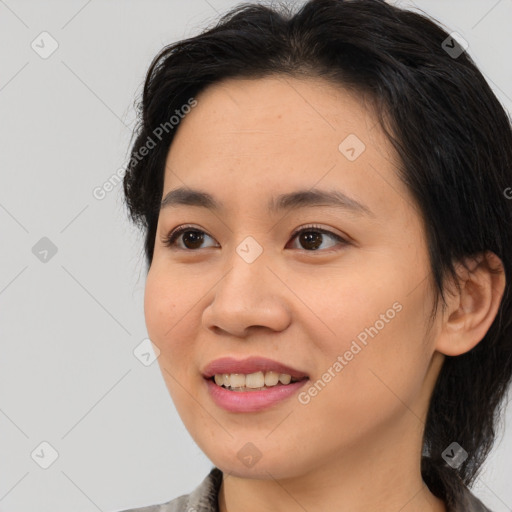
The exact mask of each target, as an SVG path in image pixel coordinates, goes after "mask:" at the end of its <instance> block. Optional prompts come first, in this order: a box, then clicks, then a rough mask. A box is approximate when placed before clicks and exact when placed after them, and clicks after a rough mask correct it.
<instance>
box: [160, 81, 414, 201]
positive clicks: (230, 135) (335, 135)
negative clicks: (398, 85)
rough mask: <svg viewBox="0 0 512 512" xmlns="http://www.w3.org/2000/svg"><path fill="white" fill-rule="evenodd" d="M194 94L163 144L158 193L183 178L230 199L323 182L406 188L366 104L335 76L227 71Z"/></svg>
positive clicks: (374, 194) (377, 194)
mask: <svg viewBox="0 0 512 512" xmlns="http://www.w3.org/2000/svg"><path fill="white" fill-rule="evenodd" d="M196 100H197V106H196V107H194V108H193V109H192V111H191V112H190V113H189V114H187V115H186V116H185V117H184V119H183V120H182V121H181V123H180V125H179V127H178V130H177V133H176V135H175V137H174V140H173V143H172V145H171V147H170V150H169V154H168V157H167V162H166V171H165V179H164V194H165V193H166V192H167V191H168V190H170V189H173V188H177V187H180V186H181V187H182V186H189V187H191V188H196V189H197V188H200V189H207V190H209V191H213V193H215V194H216V195H217V196H219V197H220V198H221V200H223V197H222V196H226V195H227V196H228V197H225V199H226V201H224V200H223V202H226V203H229V198H230V197H231V198H233V197H234V195H236V196H237V197H240V196H245V197H246V198H249V196H250V197H252V196H254V195H260V194H263V195H265V194H266V195H267V196H268V195H270V194H272V193H278V192H281V193H286V192H290V186H291V185H293V186H294V188H301V189H307V188H312V187H314V186H316V185H318V186H320V185H323V186H324V187H325V188H331V189H333V188H336V189H341V190H343V191H344V192H346V193H347V194H349V195H351V196H352V197H355V198H357V197H370V200H371V201H373V202H377V203H379V202H381V203H382V202H389V199H390V196H396V195H397V194H398V195H402V196H404V195H405V196H407V190H406V189H405V187H404V186H403V184H401V182H399V180H398V178H397V176H396V167H397V162H396V157H395V154H394V152H393V151H392V149H391V146H390V144H389V142H388V141H387V139H386V138H385V136H384V134H383V133H382V131H381V129H380V126H379V125H378V123H377V118H376V117H375V114H374V112H373V110H372V109H370V108H368V107H367V105H366V104H365V103H364V102H363V100H362V98H358V97H356V96H355V95H354V94H353V93H350V92H348V91H347V90H345V89H343V88H342V87H340V86H336V85H334V84H331V83H329V82H326V81H324V80H322V79H294V78H290V77H284V76H273V77H266V78H261V79H251V80H247V79H229V80H224V81H222V82H220V83H216V84H213V85H211V86H209V87H207V88H206V89H205V90H203V91H202V92H201V93H200V94H199V95H198V96H197V97H196ZM386 183H387V185H385V186H382V185H383V184H386ZM369 189H371V190H369ZM227 192H230V193H229V194H227ZM272 195H273V194H272ZM262 197H263V196H262ZM395 199H396V198H395ZM267 202H268V201H267V200H265V203H264V206H265V207H266V205H267ZM366 202H367V203H368V201H366Z"/></svg>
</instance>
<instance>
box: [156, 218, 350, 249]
mask: <svg viewBox="0 0 512 512" xmlns="http://www.w3.org/2000/svg"><path fill="white" fill-rule="evenodd" d="M187 231H193V232H196V233H204V234H205V235H207V236H210V235H208V233H206V232H204V231H203V230H201V229H197V228H194V227H193V226H190V225H184V226H181V227H179V228H176V229H174V230H173V231H171V233H169V235H167V236H166V237H164V239H163V240H162V242H163V244H164V246H165V247H169V248H172V249H175V250H182V251H188V252H197V251H198V250H199V249H187V248H185V249H183V248H181V247H179V248H177V249H176V247H175V246H176V243H175V242H176V239H177V238H178V237H179V236H180V235H181V234H182V233H184V232H187ZM304 232H315V233H321V234H323V235H329V236H330V237H332V238H334V239H335V240H337V241H338V242H340V243H341V245H348V243H349V242H348V241H347V240H345V239H344V238H343V237H341V236H339V235H336V234H335V233H332V232H331V231H328V230H326V229H323V228H321V227H320V226H317V225H314V224H312V225H310V226H305V227H303V228H300V229H298V230H296V231H294V232H293V233H292V240H293V239H294V238H296V237H297V236H298V235H300V234H302V233H304ZM210 238H213V237H210ZM303 250H304V251H305V252H324V253H325V252H327V253H330V252H333V251H334V250H336V249H327V250H320V251H318V250H307V249H303Z"/></svg>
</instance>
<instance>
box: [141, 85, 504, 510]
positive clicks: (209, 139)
mask: <svg viewBox="0 0 512 512" xmlns="http://www.w3.org/2000/svg"><path fill="white" fill-rule="evenodd" d="M196 99H197V101H198V105H197V106H196V107H195V108H194V109H193V110H192V111H191V112H190V113H189V114H188V115H187V116H186V117H185V119H184V120H183V121H182V123H181V124H180V126H179V129H178V131H177V134H176V136H175V139H174V141H173V143H172V146H171V148H170V151H169V154H168V157H167V162H166V170H165V179H164V189H163V195H164V196H165V194H166V193H167V192H168V191H170V190H172V189H174V188H178V187H180V186H187V187H190V188H197V189H201V190H203V191H206V192H208V193H210V194H211V195H213V196H214V197H215V198H216V199H218V200H219V201H222V202H223V203H224V204H225V210H224V211H219V212H213V211H209V210H207V209H206V208H201V207H197V206H177V207H172V208H166V209H163V210H161V212H160V216H159V220H158V227H157V234H156V239H155V246H154V258H153V261H152V265H151V267H150V270H149V273H148V276H147V282H146V290H145V316H146V323H147V328H148V333H149V335H150V338H151V340H152V341H153V342H154V344H155V345H156V346H157V347H158V348H159V350H160V351H161V353H160V356H159V359H158V361H159V364H160V368H161V370H162V374H163V377H164V379H165V382H166V385H167V387H168V390H169V393H170V395H171V397H172V399H173V401H174V404H175V406H176V408H177V411H178V413H179V414H180V416H181V418H182V420H183V422H184V424H185V426H186V428H187V429H188V431H189V432H190V434H191V436H192V437H193V439H194V440H195V442H196V443H197V444H198V446H199V447H200V448H201V449H202V450H203V451H204V453H205V454H206V455H207V456H208V458H209V459H210V460H211V461H212V462H213V463H214V464H215V465H216V466H217V467H218V468H220V469H221V470H222V471H223V473H224V479H223V483H222V486H221V489H220V493H219V507H220V510H221V512H225V511H227V510H229V512H239V511H240V512H241V511H245V512H253V511H270V510H272V511H273V512H276V511H278V512H279V511H283V512H285V511H286V512H295V511H297V512H298V511H301V512H302V511H304V510H307V511H320V510H321V511H322V512H334V511H339V510H350V511H351V512H359V511H368V510H380V511H384V512H385V511H389V512H396V511H398V510H400V511H401V512H412V511H414V512H418V511H420V512H422V511H445V510H446V508H445V505H444V503H443V502H442V501H441V500H439V499H438V498H436V497H435V496H434V495H433V494H431V493H430V491H429V489H428V488H427V487H426V485H425V484H424V482H423V481H422V478H421V472H420V456H421V447H422V435H423V430H424V422H425V418H426V413H427V408H428V401H429V398H430V395H431V393H432V389H433V386H434V384H435V381H436V379H437V376H438V374H439V371H440V369H441V366H442V363H443V361H444V356H445V355H458V354H462V353H464V352H466V351H468V350H470V349H471V348H472V347H473V346H475V345H476V344H477V343H478V342H479V341H480V340H481V339H482V338H483V336H484V335H485V333H486V332H487V330H488V328H489V327H490V325H491V323H492V321H493V320H494V317H495V316H496V313H497V310H498V307H499V302H500V300H501V297H502V294H503V289H504V285H505V281H504V275H503V274H501V275H499V276H493V275H492V274H491V273H490V272H489V265H491V264H494V265H499V263H500V262H499V260H498V259H497V257H496V256H494V255H493V254H492V253H488V254H486V255H485V256H486V257H485V258H484V257H482V258H480V259H479V260H476V261H472V262H466V263H467V264H468V266H469V268H470V269H471V271H467V270H465V268H464V267H462V266H461V267H460V268H461V271H460V283H461V284H462V287H461V292H460V293H459V292H457V291H456V290H455V288H452V289H453V293H452V294H450V296H449V300H448V304H447V308H446V311H445V312H444V313H443V312H441V311H439V313H438V315H437V317H436V320H435V322H434V323H433V325H432V326H431V329H430V330H429V328H428V327H429V326H428V322H427V321H428V317H429V314H430V312H431V308H432V304H433V300H434V291H433V287H432V284H431V283H432V276H431V274H430V266H429V260H428V253H427V245H426V238H425V230H424V225H423V222H422V220H421V217H420V215H419V211H418V209H417V207H416V206H415V204H414V201H413V199H412V197H411V196H410V194H409V192H408V190H407V189H406V187H405V185H403V184H402V182H401V181H400V180H399V178H398V177H397V175H396V168H397V165H398V164H397V162H398V160H397V158H396V156H395V155H394V153H393V151H392V147H391V145H390V143H389V142H388V141H387V139H386V138H385V137H384V135H383V134H382V132H381V130H380V127H379V125H378V124H376V123H377V121H376V118H375V116H374V115H373V113H372V111H371V109H369V108H367V107H366V106H365V104H364V102H363V101H362V100H361V98H358V97H356V96H354V95H352V94H349V93H348V92H347V91H346V90H344V89H342V88H340V87H339V86H334V85H332V84H329V83H327V82H324V81H322V80H321V79H313V78H308V79H293V78H290V77H284V76H273V77H267V78H264V79H254V80H241V79H229V80H225V81H223V82H221V83H216V84H214V85H212V86H210V87H208V88H207V89H206V90H204V91H203V92H202V93H201V94H200V95H198V96H197V98H196ZM349 134H355V135H356V136H357V137H358V138H359V139H360V140H361V141H363V142H364V144H365V145H366V149H365V150H364V151H363V152H362V153H361V154H360V156H359V157H358V158H356V159H355V160H354V161H350V160H348V159H347V158H346V156H345V155H344V154H343V153H342V152H340V150H339V145H340V143H341V142H342V141H343V140H344V139H345V138H346V137H347V135H349ZM313 186H315V187H317V188H321V189H330V188H334V189H337V190H341V191H343V192H344V193H345V194H347V195H348V196H350V197H352V198H355V199H357V200H358V201H360V202H362V203H364V204H365V205H366V206H367V207H368V208H369V209H370V210H371V212H373V216H364V215H359V214H357V213H355V212H351V211H345V210H340V209H335V208H332V207H329V206H317V207H306V208H302V209H299V210H296V211H291V212H288V213H285V212H280V213H278V214H276V215H270V214H269V213H268V212H267V210H266V205H267V201H268V200H269V198H270V197H271V196H273V195H276V194H281V193H288V192H292V191H295V190H297V189H310V188H312V187H313ZM184 224H191V225H192V228H193V229H196V230H201V231H202V232H204V240H203V242H202V244H201V243H200V242H199V243H198V244H197V245H194V244H193V243H192V244H190V242H189V243H188V245H185V243H186V242H184V237H183V236H180V237H179V238H178V239H177V241H176V247H175V248H174V249H173V248H170V247H166V246H165V244H164V240H165V238H166V237H167V236H168V234H169V233H170V232H171V230H173V229H174V228H176V227H178V226H181V225H184ZM310 224H317V225H319V226H321V227H322V228H323V229H326V230H328V231H330V232H332V233H334V234H337V235H340V236H342V237H343V238H345V239H346V240H347V243H345V244H344V243H340V242H338V241H337V240H336V239H335V238H332V237H331V236H330V235H325V234H324V235H321V234H317V235H316V236H317V240H319V242H318V243H321V245H320V247H319V249H317V250H312V249H311V247H312V246H314V243H313V244H312V243H309V245H308V242H307V240H306V241H304V240H303V241H302V242H301V237H300V236H295V237H293V236H292V235H293V233H294V231H295V230H296V229H297V228H301V227H307V226H308V225H310ZM313 231H314V230H313ZM316 232H317V231H316ZM317 233H318V232H317ZM247 236H251V237H253V238H254V239H255V240H256V241H257V243H258V244H259V246H261V248H262V249H263V252H262V254H261V255H260V256H259V257H258V258H257V259H256V260H255V261H254V262H252V263H250V264H249V263H247V262H246V261H245V260H244V259H243V258H241V257H240V256H239V255H238V253H237V252H236V248H237V246H238V245H239V244H240V243H241V242H242V241H243V240H244V239H245V238H246V237H247ZM318 237H319V238H318ZM187 247H189V248H188V249H187ZM190 247H192V248H190ZM394 303H399V304H400V305H401V306H402V308H401V310H400V311H399V312H397V313H396V315H394V318H393V319H391V320H389V321H388V322H386V323H385V326H384V327H383V328H382V329H380V330H379V332H378V334H377V335H376V336H374V337H373V338H371V337H369V338H368V342H367V345H366V346H363V348H362V350H361V351H360V352H359V353H358V354H357V355H356V356H354V358H353V359H352V360H351V361H349V362H348V364H346V366H344V367H343V369H342V370H341V371H340V372H337V373H336V372H335V374H336V376H335V377H334V378H332V379H331V381H330V382H329V383H328V384H327V385H326V386H325V387H324V388H323V389H322V390H321V392H319V393H318V394H317V395H316V396H314V397H312V398H311V400H310V401H309V403H307V404H302V403H300V402H299V401H298V399H297V396H293V397H291V398H288V399H286V400H285V401H282V402H280V403H279V404H277V405H275V406H273V407H271V408H269V409H266V410H264V411H260V412H253V413H233V412H228V411H226V410H224V409H222V408H219V407H218V406H217V405H216V404H215V403H214V402H213V401H212V400H211V398H210V397H209V394H208V391H207V387H206V384H205V381H204V379H203V377H202V376H201V370H202V369H203V368H204V367H205V365H206V364H207V363H209V362H210V361H212V360H214V359H217V358H219V357H223V356H232V357H236V358H244V357H247V356H250V355H261V356H264V357H268V358H270V359H274V360H278V361H282V362H284V363H285V364H288V365H289V366H292V367H294V368H297V369H299V370H302V371H304V372H305V373H307V374H308V375H309V377H310V381H311V382H312V383H314V382H316V381H317V380H318V379H321V378H322V375H323V374H324V373H325V372H327V371H328V368H330V367H332V366H333V363H334V362H335V361H336V360H337V357H338V355H343V354H344V353H345V352H346V351H347V350H348V349H349V348H350V346H351V343H352V341H353V340H355V339H356V337H357V335H358V334H359V333H361V332H362V331H364V329H365V328H369V327H370V326H373V325H374V324H375V322H376V321H377V320H379V318H381V316H380V315H382V314H386V311H387V310H389V309H390V308H392V305H393V304H394ZM249 442H250V443H252V444H253V445H254V446H255V447H256V448H257V450H258V452H259V453H260V455H261V458H260V459H259V460H258V461H257V462H256V463H255V464H254V465H252V466H251V467H248V466H247V465H245V464H244V463H243V462H242V461H241V460H240V459H239V458H238V457H237V453H238V452H239V450H240V449H241V448H242V447H244V445H246V443H249Z"/></svg>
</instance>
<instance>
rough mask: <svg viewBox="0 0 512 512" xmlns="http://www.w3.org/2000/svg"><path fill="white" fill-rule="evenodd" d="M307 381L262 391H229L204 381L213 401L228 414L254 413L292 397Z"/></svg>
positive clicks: (209, 381)
mask: <svg viewBox="0 0 512 512" xmlns="http://www.w3.org/2000/svg"><path fill="white" fill-rule="evenodd" d="M308 380H309V379H304V380H301V381H298V382H293V383H291V384H286V385H281V386H274V387H271V388H268V389H264V390H262V391H230V390H229V389H226V388H223V387H221V386H218V385H217V384H215V382H213V381H212V380H211V379H205V381H206V385H207V386H208V391H209V393H210V396H211V397H212V399H213V401H214V402H215V403H216V404H217V405H218V406H219V407H222V408H223V409H226V410H227V411H230V412H256V411H261V410H263V409H266V408H267V407H270V406H272V405H274V404H276V403H278V402H280V401H281V400H284V399H286V398H288V397H290V396H292V395H294V394H295V393H296V392H297V391H298V390H299V389H300V388H301V387H302V386H304V384H305V383H306V382H307V381H308Z"/></svg>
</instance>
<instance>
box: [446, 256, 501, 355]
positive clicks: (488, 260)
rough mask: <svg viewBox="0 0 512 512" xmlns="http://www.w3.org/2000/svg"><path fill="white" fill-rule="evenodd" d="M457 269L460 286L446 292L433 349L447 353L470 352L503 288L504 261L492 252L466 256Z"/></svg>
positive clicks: (486, 327) (492, 316) (490, 320)
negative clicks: (445, 305) (444, 308)
mask: <svg viewBox="0 0 512 512" xmlns="http://www.w3.org/2000/svg"><path fill="white" fill-rule="evenodd" d="M456 268H457V274H458V284H459V288H457V286H455V285H453V286H452V288H451V290H450V291H449V293H447V307H446V310H445V311H444V313H443V314H442V325H441V329H440V332H439V336H438V338H437V341H436V350H437V351H439V352H441V353H442V354H444V355H447V356H458V355H461V354H464V353H466V352H469V351H470V350H471V349H472V348H473V347H475V346H476V345H477V344H478V343H479V342H480V341H481V340H482V339H483V338H484V336H485V334H486V333H487V331H488V330H489V328H490V327H491V325H492V323H493V322H494V319H495V318H496V315H497V313H498V310H499V307H500V304H501V300H502V297H503V293H504V290H505V271H504V268H503V263H502V261H501V259H500V258H498V256H496V254H494V253H493V252H490V251H487V252H486V253H484V254H479V255H478V256H477V257H474V258H469V259H466V260H465V264H462V263H459V264H458V265H457V267H456ZM452 284H453V283H452Z"/></svg>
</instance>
